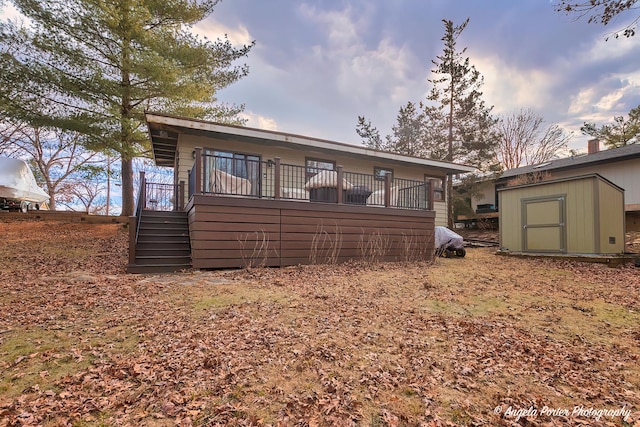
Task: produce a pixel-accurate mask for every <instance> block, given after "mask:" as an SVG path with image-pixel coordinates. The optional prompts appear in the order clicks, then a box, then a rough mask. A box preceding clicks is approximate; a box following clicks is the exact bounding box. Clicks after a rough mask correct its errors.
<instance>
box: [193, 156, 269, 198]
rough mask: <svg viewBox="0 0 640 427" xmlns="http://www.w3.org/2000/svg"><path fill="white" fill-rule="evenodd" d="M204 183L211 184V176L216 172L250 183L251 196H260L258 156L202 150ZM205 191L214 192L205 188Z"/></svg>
mask: <svg viewBox="0 0 640 427" xmlns="http://www.w3.org/2000/svg"><path fill="white" fill-rule="evenodd" d="M204 154H205V159H206V160H205V168H204V169H205V170H204V173H205V183H207V184H206V185H208V183H211V182H212V181H211V176H212V174H213V173H214V172H215V171H216V170H217V171H221V172H224V173H227V174H229V175H232V176H233V177H238V178H243V179H246V180H248V181H249V182H250V183H251V191H250V194H247V195H251V196H259V195H260V184H261V182H260V156H256V155H251V154H243V153H234V152H230V151H220V150H209V149H206V150H204ZM206 191H214V189H212V188H207V189H206Z"/></svg>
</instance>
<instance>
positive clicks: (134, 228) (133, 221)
mask: <svg viewBox="0 0 640 427" xmlns="http://www.w3.org/2000/svg"><path fill="white" fill-rule="evenodd" d="M137 234H138V217H135V216H130V217H129V265H135V263H136V235H137Z"/></svg>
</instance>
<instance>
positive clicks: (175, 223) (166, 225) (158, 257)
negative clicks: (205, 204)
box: [127, 210, 191, 273]
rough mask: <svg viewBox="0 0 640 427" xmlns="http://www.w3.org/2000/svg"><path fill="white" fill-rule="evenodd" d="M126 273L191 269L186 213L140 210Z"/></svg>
mask: <svg viewBox="0 0 640 427" xmlns="http://www.w3.org/2000/svg"><path fill="white" fill-rule="evenodd" d="M129 244H130V245H132V244H133V245H135V252H134V253H133V254H132V255H131V257H130V261H129V265H128V266H127V272H129V273H168V272H175V271H180V270H185V269H189V268H191V244H190V241H189V222H188V219H187V214H186V212H167V211H152V210H143V211H142V212H141V216H140V222H139V225H138V230H137V239H136V240H135V242H130V243H129Z"/></svg>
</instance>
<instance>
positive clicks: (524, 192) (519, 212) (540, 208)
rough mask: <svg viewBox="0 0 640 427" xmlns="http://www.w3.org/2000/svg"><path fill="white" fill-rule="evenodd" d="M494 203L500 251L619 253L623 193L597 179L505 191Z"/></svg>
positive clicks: (621, 249) (622, 242) (567, 180)
mask: <svg viewBox="0 0 640 427" xmlns="http://www.w3.org/2000/svg"><path fill="white" fill-rule="evenodd" d="M498 198H499V203H498V205H499V206H500V247H501V248H502V250H505V251H509V252H513V253H518V252H521V253H542V254H545V253H550V254H553V253H557V254H576V255H609V254H611V255H613V254H623V253H624V249H625V240H624V239H625V219H624V190H623V189H622V188H620V187H618V186H617V185H615V184H614V183H612V182H611V181H609V180H607V179H605V178H603V177H602V176H600V175H598V174H589V175H582V176H576V177H571V178H564V179H557V180H551V181H542V182H538V183H535V184H526V185H518V186H514V187H505V188H501V189H499V190H498Z"/></svg>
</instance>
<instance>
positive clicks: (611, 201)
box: [598, 181, 625, 254]
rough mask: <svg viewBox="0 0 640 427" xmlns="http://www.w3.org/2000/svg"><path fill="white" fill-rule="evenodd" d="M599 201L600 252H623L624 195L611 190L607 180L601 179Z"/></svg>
mask: <svg viewBox="0 0 640 427" xmlns="http://www.w3.org/2000/svg"><path fill="white" fill-rule="evenodd" d="M598 202H599V205H600V212H599V213H600V215H599V222H600V236H599V237H600V252H601V253H611V254H613V253H623V252H624V221H625V219H624V212H623V210H622V206H623V205H624V195H623V193H622V192H619V191H611V187H610V186H609V185H608V184H607V183H606V182H604V181H599V182H598ZM611 239H613V240H611Z"/></svg>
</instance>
